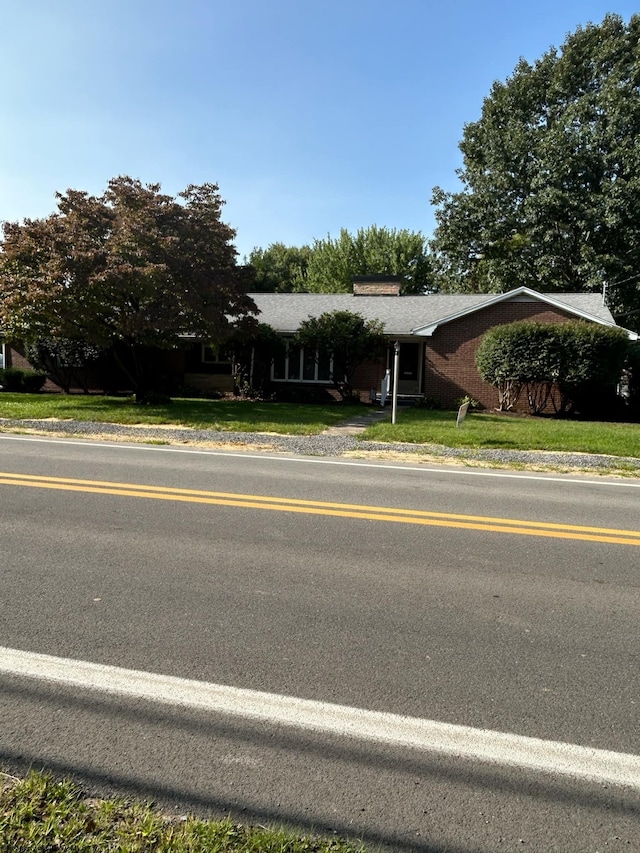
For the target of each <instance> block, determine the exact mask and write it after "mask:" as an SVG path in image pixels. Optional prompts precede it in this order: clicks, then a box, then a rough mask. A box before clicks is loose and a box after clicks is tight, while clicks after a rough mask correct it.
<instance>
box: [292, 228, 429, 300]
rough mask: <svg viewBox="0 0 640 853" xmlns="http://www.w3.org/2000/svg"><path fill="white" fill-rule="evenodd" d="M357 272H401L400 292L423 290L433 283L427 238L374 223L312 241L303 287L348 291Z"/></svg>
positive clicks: (315, 289) (317, 290) (315, 290)
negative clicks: (381, 226) (351, 231)
mask: <svg viewBox="0 0 640 853" xmlns="http://www.w3.org/2000/svg"><path fill="white" fill-rule="evenodd" d="M359 275H393V276H401V277H402V279H403V284H402V291H403V293H424V292H425V291H426V290H429V289H430V288H431V286H432V283H433V277H432V268H431V258H430V256H429V251H428V247H427V241H426V240H425V238H424V237H423V235H422V234H420V233H419V232H415V231H407V230H406V229H401V230H396V229H395V228H380V227H378V226H377V225H372V226H370V227H369V228H360V229H359V230H358V231H357V232H356V233H355V234H351V233H350V232H349V231H347V230H346V229H345V228H343V229H342V230H341V231H340V236H339V237H337V238H332V237H330V236H329V237H326V238H325V239H324V240H315V241H314V243H313V246H312V247H311V257H310V259H309V266H308V270H307V282H306V290H308V291H310V292H312V293H349V292H350V291H351V289H352V287H353V278H354V276H359Z"/></svg>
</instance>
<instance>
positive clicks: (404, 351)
mask: <svg viewBox="0 0 640 853" xmlns="http://www.w3.org/2000/svg"><path fill="white" fill-rule="evenodd" d="M421 350H422V345H421V344H419V343H417V344H416V343H404V342H401V343H400V365H399V371H398V372H399V376H398V394H419V393H420V380H421V378H422V377H421V370H420V353H421ZM393 357H394V351H393V347H391V348H390V352H389V366H390V368H391V375H392V376H393Z"/></svg>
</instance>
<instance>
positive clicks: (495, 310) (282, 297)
mask: <svg viewBox="0 0 640 853" xmlns="http://www.w3.org/2000/svg"><path fill="white" fill-rule="evenodd" d="M378 278H379V277H375V279H378ZM251 297H252V299H253V300H254V301H255V303H256V305H257V307H258V309H259V311H260V314H259V315H258V319H259V320H260V322H262V323H267V324H269V325H270V326H272V327H273V328H274V329H276V331H278V332H279V333H280V334H281V335H283V336H284V337H285V338H287V339H288V340H290V341H292V339H293V336H294V335H295V332H296V331H297V329H298V328H299V326H300V323H301V322H302V321H303V320H306V319H308V318H309V317H317V316H319V315H321V314H323V313H325V312H327V311H352V312H354V313H358V314H360V315H361V316H362V317H364V318H365V319H367V320H374V319H375V320H380V321H381V322H382V323H383V326H384V332H385V335H386V336H387V337H388V338H389V343H390V346H389V349H388V351H387V355H386V358H383V359H382V360H381V361H380V362H379V363H375V364H374V363H370V364H366V365H363V366H362V367H360V368H359V369H358V370H357V372H356V376H355V378H354V388H356V389H357V390H358V392H359V393H360V396H361V398H362V399H363V400H368V399H369V395H370V392H371V391H372V390H376V391H378V392H379V390H380V385H381V382H382V379H383V377H384V375H385V372H386V370H390V371H391V372H393V351H394V347H393V343H394V342H395V341H398V342H399V344H400V363H399V378H398V393H399V394H400V395H407V396H415V397H425V398H429V399H432V400H435V401H437V402H438V403H440V404H442V405H445V406H450V405H454V404H455V402H456V401H457V400H459V399H460V398H461V397H464V396H465V395H469V396H470V397H473V398H474V399H475V400H477V401H478V402H479V403H480V404H481V405H483V406H485V407H487V408H493V407H495V405H496V403H497V395H496V390H495V388H493V387H492V386H491V385H489V384H487V383H486V382H483V380H482V379H481V378H480V375H479V373H478V370H477V368H476V365H475V354H476V350H477V349H478V346H479V345H480V341H481V340H482V337H483V336H484V334H485V332H487V331H488V330H489V329H490V328H492V327H493V326H498V325H502V324H504V323H511V322H514V321H517V320H535V321H538V322H543V323H563V322H566V321H567V320H577V319H578V320H584V321H585V322H590V323H599V324H602V325H605V326H615V325H616V323H615V321H614V319H613V316H612V315H611V312H610V311H609V309H608V308H607V307H606V306H605V305H604V304H603V300H602V297H601V296H600V295H598V294H591V293H553V294H551V293H539V292H537V291H534V290H530V289H529V288H526V287H519V288H516V289H515V290H512V291H510V292H508V293H500V294H495V293H489V294H487V293H460V294H439V293H437V294H426V295H423V296H400V283H399V281H398V280H393V281H390V280H389V279H388V278H385V279H384V280H382V281H379V280H378V281H376V280H374V277H368V278H366V279H356V280H355V283H354V292H353V293H352V294H345V293H339V294H337V293H336V294H324V293H252V294H251ZM629 338H630V339H631V340H637V339H638V335H637V333H635V332H631V331H630V332H629ZM328 367H329V366H328V365H322V363H321V362H319V361H318V360H317V359H316V358H315V354H311V353H305V352H304V351H301V350H300V349H299V348H296V347H294V346H293V344H292V343H291V344H290V345H289V349H288V353H287V357H286V358H283V359H280V360H279V361H278V362H276V363H275V364H274V365H273V366H272V369H271V379H272V383H273V386H274V387H275V388H278V387H280V388H282V387H285V386H287V385H288V386H307V387H309V386H313V385H316V386H317V385H319V386H325V387H328V386H329V382H328Z"/></svg>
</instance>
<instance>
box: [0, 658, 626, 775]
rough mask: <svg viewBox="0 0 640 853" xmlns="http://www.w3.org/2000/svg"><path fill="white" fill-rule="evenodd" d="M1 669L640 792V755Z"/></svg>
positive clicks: (162, 686)
mask: <svg viewBox="0 0 640 853" xmlns="http://www.w3.org/2000/svg"><path fill="white" fill-rule="evenodd" d="M0 673H5V674H8V675H13V676H21V677H26V678H31V679H39V680H44V681H48V682H54V683H58V684H65V685H68V686H71V687H80V688H83V689H87V690H96V691H99V692H102V693H109V694H115V695H120V696H125V697H134V698H136V699H143V700H148V701H152V702H158V703H161V704H166V705H171V706H174V707H175V706H177V707H183V708H192V709H197V710H204V711H208V712H210V713H217V714H228V715H232V716H235V717H242V718H245V719H251V720H260V721H262V722H266V723H270V724H274V725H283V726H288V727H293V728H296V729H303V730H307V731H313V732H317V733H323V734H329V735H337V736H341V737H348V738H352V739H358V740H364V741H369V742H372V741H373V742H377V743H381V744H391V745H394V746H400V747H405V748H410V749H416V750H419V751H424V752H431V753H438V754H441V755H446V756H452V757H454V758H458V759H467V760H472V761H480V762H488V763H490V764H497V765H501V766H505V765H506V766H510V767H520V768H524V769H528V770H532V771H539V772H543V773H550V774H553V775H561V776H569V777H573V778H579V779H586V780H589V781H595V782H599V783H609V784H615V785H621V786H625V787H629V788H633V789H636V790H640V756H637V755H630V754H628V753H621V752H611V751H609V750H603V749H596V748H590V747H583V746H577V745H573V744H567V743H561V742H557V741H548V740H542V739H540V738H533V737H525V736H522V735H514V734H506V733H503V732H496V731H491V730H488V729H476V728H471V727H469V726H460V725H453V724H451V723H442V722H438V721H435V720H426V719H421V718H419V717H406V716H401V715H398V714H390V713H384V712H380V711H368V710H364V709H362V708H352V707H349V706H346V705H336V704H330V703H326V702H317V701H313V700H310V699H299V698H296V697H293V696H282V695H278V694H274V693H264V692H261V691H257V690H247V689H243V688H238V687H229V686H226V685H221V684H211V683H207V682H201V681H194V680H192V679H185V678H176V677H174V676H168V675H160V674H157V673H149V672H143V671H140V670H131V669H123V668H120V667H115V666H107V665H105V664H96V663H90V662H88V661H79V660H72V659H70V658H60V657H53V656H51V655H45V654H38V653H35V652H26V651H22V650H19V649H10V648H6V647H0Z"/></svg>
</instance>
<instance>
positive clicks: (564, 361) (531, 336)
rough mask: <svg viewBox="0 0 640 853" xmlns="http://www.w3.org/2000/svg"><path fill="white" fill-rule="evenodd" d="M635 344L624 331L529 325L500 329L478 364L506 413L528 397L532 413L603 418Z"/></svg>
mask: <svg viewBox="0 0 640 853" xmlns="http://www.w3.org/2000/svg"><path fill="white" fill-rule="evenodd" d="M629 346H630V345H629V341H628V338H627V335H626V332H624V330H622V329H617V328H610V327H607V326H599V325H596V324H594V323H584V322H581V321H576V322H570V323H536V322H531V321H523V322H519V323H509V324H507V325H505V326H496V327H495V328H494V329H491V330H490V331H489V332H487V334H486V335H485V337H484V338H483V340H482V343H481V344H480V347H479V349H478V352H477V354H476V364H477V367H478V370H479V372H480V375H481V376H482V378H483V379H484V380H485V382H490V383H491V384H492V385H494V386H495V387H496V388H497V389H498V402H499V408H500V409H501V410H509V409H512V408H514V407H515V405H516V403H517V402H518V399H519V397H520V395H521V394H522V392H523V391H524V392H525V393H526V397H527V403H528V405H529V411H530V412H531V414H540V413H541V412H543V411H544V410H545V409H546V408H547V407H548V406H549V405H551V406H552V407H553V408H554V410H555V412H556V413H568V412H580V413H582V414H589V415H594V414H598V413H600V414H602V413H604V412H605V410H606V409H608V408H610V406H611V404H612V400H613V399H615V390H616V385H617V383H618V382H619V381H620V377H621V375H622V371H623V368H624V365H625V360H626V359H627V357H628V352H629Z"/></svg>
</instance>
